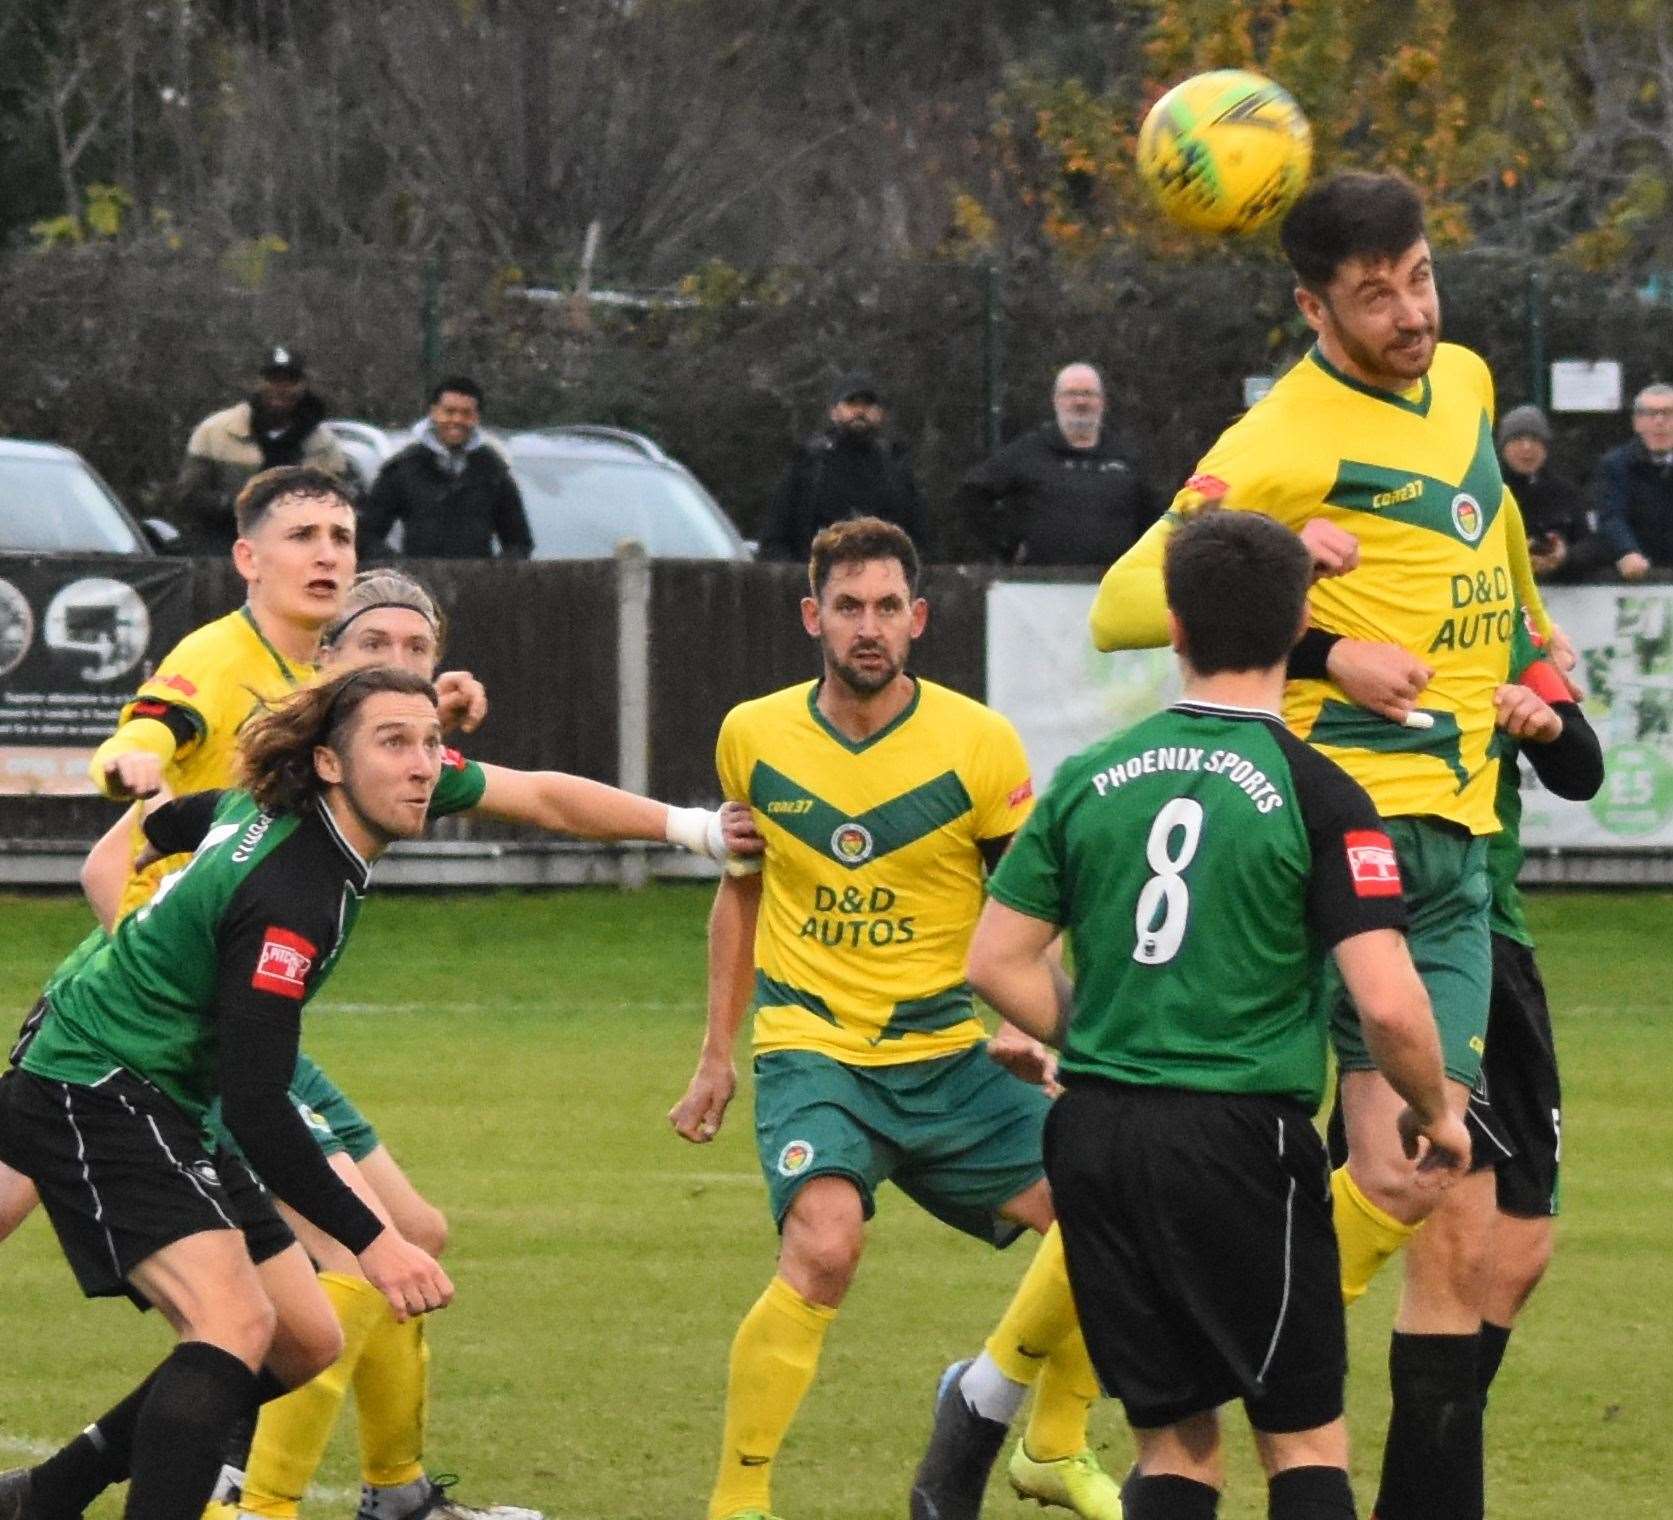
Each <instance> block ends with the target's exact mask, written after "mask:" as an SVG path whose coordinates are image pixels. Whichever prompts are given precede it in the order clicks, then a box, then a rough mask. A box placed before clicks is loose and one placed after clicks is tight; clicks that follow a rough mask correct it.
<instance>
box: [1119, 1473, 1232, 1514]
mask: <svg viewBox="0 0 1673 1520" xmlns="http://www.w3.org/2000/svg"><path fill="white" fill-rule="evenodd" d="M1219 1508H1220V1490H1219V1489H1217V1488H1211V1487H1210V1486H1209V1485H1208V1484H1206V1483H1199V1482H1197V1480H1196V1479H1195V1478H1181V1477H1179V1476H1178V1475H1177V1474H1176V1473H1157V1474H1156V1475H1154V1476H1148V1477H1147V1476H1145V1475H1144V1474H1142V1473H1140V1472H1139V1471H1138V1470H1137V1469H1136V1468H1135V1469H1134V1470H1133V1471H1132V1472H1131V1473H1129V1474H1128V1476H1127V1481H1126V1482H1125V1483H1123V1484H1122V1485H1121V1510H1122V1514H1123V1516H1124V1517H1125V1520H1214V1515H1215V1512H1216V1511H1217V1510H1218V1509H1219Z"/></svg>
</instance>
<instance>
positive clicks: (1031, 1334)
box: [985, 1224, 1086, 1450]
mask: <svg viewBox="0 0 1673 1520" xmlns="http://www.w3.org/2000/svg"><path fill="white" fill-rule="evenodd" d="M1071 1331H1073V1332H1075V1338H1076V1339H1077V1340H1078V1339H1079V1338H1080V1335H1079V1332H1080V1322H1079V1320H1077V1319H1076V1318H1075V1301H1074V1299H1073V1297H1072V1296H1071V1295H1070V1293H1069V1266H1068V1263H1067V1262H1066V1261H1065V1260H1064V1258H1063V1232H1062V1231H1061V1230H1059V1229H1058V1227H1057V1226H1056V1225H1055V1224H1054V1225H1053V1226H1052V1227H1051V1228H1050V1229H1049V1230H1047V1231H1046V1235H1045V1239H1044V1240H1042V1241H1041V1242H1040V1247H1039V1249H1038V1250H1037V1251H1035V1253H1034V1260H1033V1261H1031V1262H1030V1263H1029V1264H1028V1270H1027V1271H1026V1272H1025V1273H1023V1277H1022V1281H1021V1282H1020V1283H1018V1284H1017V1291H1016V1293H1015V1295H1014V1296H1013V1297H1012V1299H1011V1302H1010V1305H1009V1306H1008V1307H1007V1308H1006V1310H1005V1314H1004V1317H1003V1318H1002V1319H1001V1320H1000V1321H999V1323H998V1324H997V1325H996V1326H995V1327H994V1331H993V1334H992V1335H990V1336H989V1337H988V1341H987V1346H986V1348H985V1349H986V1351H987V1354H988V1355H989V1356H991V1357H992V1358H993V1359H994V1361H995V1362H996V1363H997V1364H998V1367H999V1370H1000V1371H1001V1372H1003V1373H1004V1374H1005V1376H1006V1377H1008V1378H1009V1379H1010V1380H1011V1381H1012V1382H1013V1383H1022V1384H1024V1385H1026V1384H1029V1383H1032V1382H1033V1381H1034V1379H1035V1378H1037V1377H1038V1376H1039V1375H1040V1369H1041V1368H1042V1367H1043V1366H1045V1363H1046V1358H1047V1357H1049V1356H1050V1355H1051V1354H1052V1352H1053V1351H1054V1350H1056V1348H1057V1344H1058V1342H1059V1341H1061V1340H1062V1339H1063V1338H1064V1337H1065V1336H1066V1335H1068V1334H1069V1333H1070V1332H1071ZM1085 1354H1086V1351H1085V1348H1084V1347H1082V1349H1081V1355H1082V1356H1083V1357H1084V1356H1085ZM1077 1450H1078V1448H1077Z"/></svg>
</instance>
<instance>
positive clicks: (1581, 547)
mask: <svg viewBox="0 0 1673 1520" xmlns="http://www.w3.org/2000/svg"><path fill="white" fill-rule="evenodd" d="M1498 439H1499V460H1500V464H1501V465H1502V467H1503V472H1504V478H1505V484H1506V485H1507V486H1509V487H1510V489H1511V493H1512V494H1513V495H1514V496H1515V497H1516V501H1517V505H1518V506H1520V507H1521V508H1522V520H1523V522H1524V523H1525V524H1526V525H1527V529H1528V554H1529V557H1530V558H1531V559H1532V560H1533V565H1534V574H1535V575H1537V576H1539V577H1541V578H1542V579H1550V578H1552V577H1557V576H1560V578H1561V579H1563V580H1572V579H1575V578H1577V577H1579V576H1581V575H1583V574H1585V573H1586V571H1588V570H1590V569H1594V568H1596V566H1597V565H1598V564H1599V563H1601V560H1602V558H1603V556H1602V555H1601V553H1599V552H1597V550H1596V544H1595V541H1593V540H1592V536H1591V530H1590V528H1589V527H1588V525H1587V522H1586V503H1585V501H1584V499H1583V498H1582V496H1581V494H1580V492H1579V491H1578V490H1577V489H1576V488H1575V487H1574V485H1573V484H1572V483H1571V482H1570V481H1568V480H1567V479H1565V478H1564V477H1563V476H1561V475H1559V474H1557V473H1556V471H1554V470H1550V469H1547V468H1546V464H1547V462H1548V460H1549V458H1550V453H1551V424H1550V422H1549V421H1548V420H1547V419H1546V416H1545V413H1544V412H1542V411H1541V410H1540V409H1539V408H1538V407H1537V406H1517V407H1512V408H1511V409H1510V410H1509V411H1508V412H1506V413H1505V414H1504V416H1503V418H1502V419H1500V422H1499V432H1498Z"/></svg>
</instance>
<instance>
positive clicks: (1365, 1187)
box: [1348, 1149, 1444, 1224]
mask: <svg viewBox="0 0 1673 1520" xmlns="http://www.w3.org/2000/svg"><path fill="white" fill-rule="evenodd" d="M1348 1170H1349V1173H1350V1174H1351V1176H1352V1177H1353V1180H1354V1183H1355V1185H1356V1186H1357V1187H1358V1188H1359V1190H1360V1192H1362V1193H1363V1194H1364V1195H1365V1196H1366V1198H1368V1199H1369V1200H1370V1201H1371V1202H1372V1203H1373V1204H1375V1205H1376V1206H1377V1207H1378V1208H1379V1209H1381V1210H1382V1211H1383V1213H1385V1214H1387V1215H1389V1216H1390V1217H1392V1218H1394V1219H1398V1220H1399V1221H1400V1222H1401V1223H1402V1224H1418V1223H1420V1222H1421V1221H1423V1220H1425V1219H1427V1218H1428V1217H1429V1216H1430V1215H1431V1214H1432V1213H1434V1211H1435V1209H1436V1207H1437V1206H1438V1205H1439V1204H1440V1201H1441V1198H1442V1197H1443V1196H1444V1195H1443V1194H1442V1193H1441V1191H1440V1189H1439V1188H1433V1187H1428V1186H1425V1185H1424V1184H1423V1183H1422V1182H1420V1181H1419V1178H1418V1171H1417V1168H1416V1166H1415V1165H1413V1163H1412V1162H1411V1161H1409V1160H1407V1158H1406V1157H1405V1156H1404V1155H1402V1154H1400V1153H1399V1151H1398V1149H1396V1150H1395V1151H1394V1152H1393V1153H1392V1154H1389V1153H1378V1152H1373V1153H1371V1154H1369V1155H1366V1154H1360V1155H1356V1156H1354V1157H1353V1161H1352V1164H1351V1166H1350V1167H1349V1169H1348Z"/></svg>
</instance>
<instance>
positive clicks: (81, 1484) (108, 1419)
mask: <svg viewBox="0 0 1673 1520" xmlns="http://www.w3.org/2000/svg"><path fill="white" fill-rule="evenodd" d="M156 1376H157V1374H156V1373H155V1372H153V1373H152V1374H151V1376H150V1377H148V1378H147V1379H146V1380H145V1381H144V1382H143V1383H141V1384H140V1385H139V1387H138V1388H136V1389H134V1391H133V1392H132V1393H130V1394H129V1395H128V1396H127V1397H126V1398H125V1399H123V1400H122V1402H121V1403H119V1404H115V1405H113V1406H112V1407H111V1408H110V1409H108V1410H107V1411H106V1412H105V1413H104V1414H102V1415H100V1416H99V1418H98V1419H97V1420H95V1421H94V1422H93V1423H92V1424H91V1425H89V1426H88V1427H87V1429H86V1430H84V1431H82V1433H81V1434H80V1435H79V1436H77V1437H76V1438H75V1440H73V1441H71V1442H70V1444H69V1445H68V1446H65V1447H63V1448H62V1449H61V1450H59V1451H57V1452H54V1453H53V1455H52V1456H50V1457H48V1458H47V1459H46V1461H44V1462H42V1463H40V1464H39V1465H38V1466H36V1467H33V1468H31V1469H30V1472H29V1509H30V1513H31V1514H32V1515H34V1516H36V1517H38V1520H74V1517H76V1516H79V1515H80V1514H81V1512H82V1511H83V1510H84V1509H86V1508H87V1506H88V1505H90V1504H91V1503H92V1502H93V1501H94V1500H95V1499H97V1498H98V1497H99V1495H100V1494H102V1493H103V1492H104V1491H105V1490H106V1489H107V1488H109V1487H110V1485H111V1484H112V1483H120V1482H122V1480H123V1479H124V1478H126V1477H127V1476H128V1464H129V1462H130V1461H131V1460H132V1457H133V1449H134V1426H135V1425H136V1424H137V1423H138V1421H139V1412H140V1409H141V1408H142V1407H143V1405H144V1403H145V1400H146V1398H147V1397H148V1396H149V1394H150V1392H151V1384H152V1383H153V1382H154V1381H155V1380H156Z"/></svg>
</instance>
